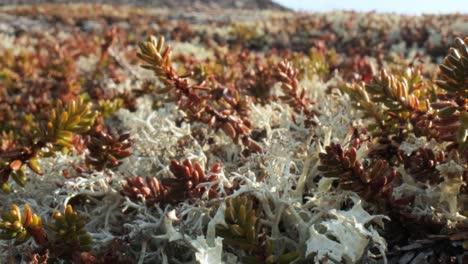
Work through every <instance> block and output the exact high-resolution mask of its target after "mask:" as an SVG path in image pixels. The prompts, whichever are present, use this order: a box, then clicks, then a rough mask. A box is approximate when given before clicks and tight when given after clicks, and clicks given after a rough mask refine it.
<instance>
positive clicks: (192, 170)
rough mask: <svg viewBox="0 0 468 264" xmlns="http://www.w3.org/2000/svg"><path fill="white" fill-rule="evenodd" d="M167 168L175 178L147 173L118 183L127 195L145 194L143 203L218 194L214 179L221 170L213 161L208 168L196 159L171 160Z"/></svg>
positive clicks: (212, 196) (175, 201)
mask: <svg viewBox="0 0 468 264" xmlns="http://www.w3.org/2000/svg"><path fill="white" fill-rule="evenodd" d="M169 169H170V171H171V172H172V174H173V175H174V177H175V178H164V179H161V180H159V179H157V178H156V177H147V178H146V180H145V181H144V180H143V178H142V177H140V176H137V177H135V178H127V182H126V183H125V184H124V185H123V186H122V188H123V189H122V194H123V195H125V196H128V197H129V198H131V199H134V200H138V197H139V196H142V197H144V198H145V201H146V203H147V204H154V203H172V204H177V203H179V202H182V201H185V200H187V199H191V198H200V197H202V196H203V195H206V196H207V198H208V199H213V198H215V197H218V196H219V194H218V191H217V187H218V184H217V183H215V182H216V181H217V180H218V176H217V174H218V173H220V172H221V165H220V164H219V163H216V164H214V165H213V166H212V167H211V169H210V170H209V171H208V172H205V170H204V169H203V168H202V166H201V165H200V163H198V162H195V163H192V162H191V161H190V160H185V161H183V162H182V164H180V163H179V162H178V161H176V160H173V161H171V165H170V166H169ZM210 182H212V183H213V184H211V185H210V186H208V187H201V186H199V184H201V183H210Z"/></svg>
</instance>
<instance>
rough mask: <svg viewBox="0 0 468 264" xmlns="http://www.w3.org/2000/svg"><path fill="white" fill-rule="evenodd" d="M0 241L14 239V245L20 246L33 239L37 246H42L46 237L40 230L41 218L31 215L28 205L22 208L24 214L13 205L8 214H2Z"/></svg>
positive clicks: (41, 229)
mask: <svg viewBox="0 0 468 264" xmlns="http://www.w3.org/2000/svg"><path fill="white" fill-rule="evenodd" d="M0 229H1V230H2V232H1V233H0V239H14V240H15V244H20V243H23V242H25V241H26V240H28V239H29V238H30V237H33V238H34V240H35V241H36V243H37V244H39V245H44V244H45V243H46V242H47V235H46V233H45V231H44V229H43V228H42V225H41V218H40V217H39V216H37V215H36V214H34V213H32V211H31V208H30V207H29V205H28V204H26V205H25V206H24V213H23V214H21V211H20V208H19V207H18V206H17V205H16V204H13V205H12V206H11V209H10V211H9V212H3V213H2V221H0Z"/></svg>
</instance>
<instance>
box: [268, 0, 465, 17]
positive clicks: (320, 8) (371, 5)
mask: <svg viewBox="0 0 468 264" xmlns="http://www.w3.org/2000/svg"><path fill="white" fill-rule="evenodd" d="M273 1H274V2H276V3H279V4H281V5H284V6H286V7H288V8H291V9H294V10H296V11H307V12H327V11H333V10H354V11H361V12H369V11H376V12H379V13H400V14H409V15H420V14H445V13H463V14H468V2H467V1H466V0H443V1H442V0H427V1H421V0H413V1H411V0H393V1H385V2H384V1H373V0H353V1H342V0H328V1H311V0H305V1H304V0H273Z"/></svg>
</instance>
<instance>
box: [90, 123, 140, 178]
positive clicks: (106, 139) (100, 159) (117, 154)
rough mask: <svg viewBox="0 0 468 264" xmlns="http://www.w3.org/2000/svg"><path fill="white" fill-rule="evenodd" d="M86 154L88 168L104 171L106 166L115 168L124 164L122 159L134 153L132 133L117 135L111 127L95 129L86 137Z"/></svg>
mask: <svg viewBox="0 0 468 264" xmlns="http://www.w3.org/2000/svg"><path fill="white" fill-rule="evenodd" d="M85 144H86V148H87V149H88V151H89V153H88V154H87V155H86V165H87V166H88V168H91V169H95V170H97V171H102V170H103V169H105V168H115V167H118V166H120V164H122V161H121V160H122V159H124V158H126V157H128V156H130V155H131V154H132V152H131V150H129V148H130V147H131V146H132V141H131V139H130V133H128V132H127V133H122V134H120V135H116V134H115V133H112V130H111V129H109V128H105V129H101V130H99V131H94V132H92V133H90V135H88V136H87V138H86V143H85Z"/></svg>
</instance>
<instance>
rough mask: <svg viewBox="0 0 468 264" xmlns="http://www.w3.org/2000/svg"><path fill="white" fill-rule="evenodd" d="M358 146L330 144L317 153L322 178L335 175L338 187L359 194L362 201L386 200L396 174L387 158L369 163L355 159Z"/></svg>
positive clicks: (380, 201) (390, 194) (379, 201)
mask: <svg viewBox="0 0 468 264" xmlns="http://www.w3.org/2000/svg"><path fill="white" fill-rule="evenodd" d="M356 147H358V146H350V147H349V148H348V149H343V147H342V146H341V145H340V144H336V143H331V144H330V145H329V146H327V147H325V151H326V152H325V153H320V154H319V157H320V163H321V165H319V167H318V170H319V171H320V172H321V174H322V175H323V176H324V177H336V178H338V182H339V184H340V187H341V188H342V189H344V190H351V191H354V192H356V193H358V194H359V195H360V196H361V197H362V198H363V199H364V200H367V201H376V202H378V203H382V202H383V203H386V202H387V201H388V199H390V198H391V196H392V190H393V186H392V183H391V182H392V180H393V179H394V178H395V177H396V175H397V173H396V171H395V170H393V169H392V168H391V167H390V166H389V164H388V162H387V161H385V160H381V159H379V160H375V161H373V162H372V163H371V164H370V165H367V166H366V165H365V163H363V162H361V161H359V160H357V148H356Z"/></svg>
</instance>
